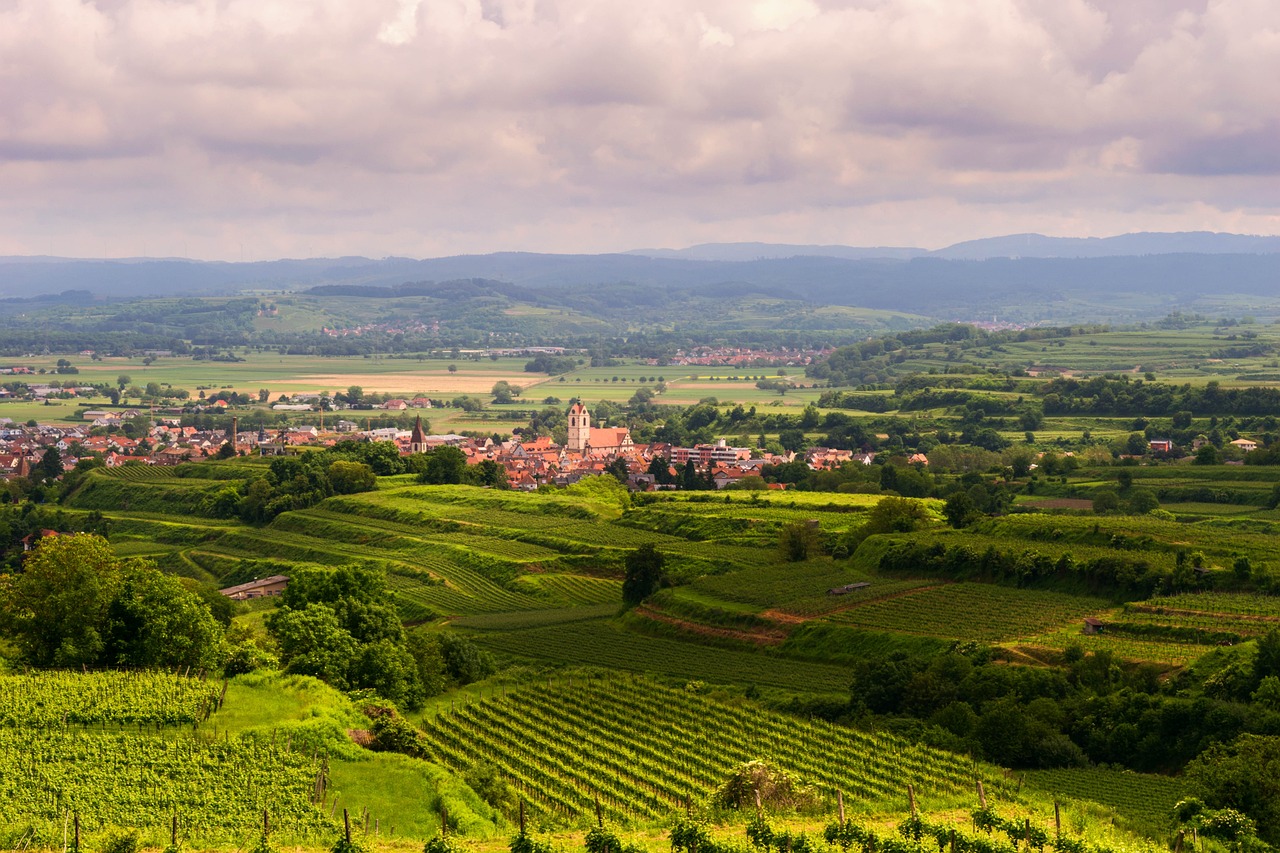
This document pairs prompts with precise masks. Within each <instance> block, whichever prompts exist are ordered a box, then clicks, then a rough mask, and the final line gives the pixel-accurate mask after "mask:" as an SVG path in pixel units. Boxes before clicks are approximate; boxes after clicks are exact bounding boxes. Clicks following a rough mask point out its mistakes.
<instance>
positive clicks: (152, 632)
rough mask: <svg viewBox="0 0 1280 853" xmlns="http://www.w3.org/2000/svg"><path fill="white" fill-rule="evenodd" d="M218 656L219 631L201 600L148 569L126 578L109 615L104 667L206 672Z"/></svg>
mask: <svg viewBox="0 0 1280 853" xmlns="http://www.w3.org/2000/svg"><path fill="white" fill-rule="evenodd" d="M222 653H223V630H222V628H221V627H220V626H219V624H218V622H217V620H216V619H214V617H213V613H212V612H211V611H210V609H209V605H207V604H206V603H205V602H204V600H203V599H201V597H200V596H198V595H196V594H195V593H193V592H190V591H189V590H187V589H186V588H185V587H183V585H182V582H181V581H179V580H178V579H177V578H175V577H172V576H170V575H165V574H162V573H161V572H159V571H157V570H156V569H154V568H151V567H149V566H135V567H133V568H132V569H131V570H128V571H126V572H125V573H124V576H123V582H122V584H121V587H120V591H119V593H118V594H117V596H116V598H115V600H114V601H112V602H111V606H110V608H109V609H108V611H107V623H106V654H105V656H104V660H103V662H104V663H107V664H109V665H111V664H114V665H117V666H130V667H159V668H173V667H179V666H184V667H187V666H189V667H191V668H193V669H209V668H212V667H214V666H217V665H218V664H219V663H220V662H221V659H222Z"/></svg>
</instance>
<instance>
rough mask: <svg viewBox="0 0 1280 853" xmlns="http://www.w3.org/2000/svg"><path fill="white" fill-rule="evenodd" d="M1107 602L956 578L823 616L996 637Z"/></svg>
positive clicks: (1030, 630)
mask: <svg viewBox="0 0 1280 853" xmlns="http://www.w3.org/2000/svg"><path fill="white" fill-rule="evenodd" d="M1110 606H1111V605H1110V603H1109V602H1108V601H1106V600H1105V599H1099V598H1088V597H1085V596H1075V595H1067V594H1065V593H1058V592H1045V591H1041V590H1025V589H1023V590H1019V589H1012V588H1010V587H1003V586H993V585H990V584H973V583H959V584H945V585H942V586H931V587H926V588H919V589H914V590H909V591H908V592H907V593H906V594H903V595H900V596H897V597H893V598H885V599H878V600H872V601H868V602H866V603H865V604H860V605H858V606H856V607H852V608H850V609H848V610H844V611H841V612H840V613H837V614H835V615H833V616H829V617H828V618H829V619H830V620H831V621H833V622H837V623H840V624H847V625H855V626H857V627H860V628H871V629H875V630H881V631H893V632H897V633H903V634H925V635H929V636H935V637H945V638H948V639H955V640H966V641H977V642H997V641H1000V640H1006V639H1012V638H1017V637H1026V636H1030V635H1033V634H1038V633H1040V632H1042V631H1045V630H1047V629H1049V628H1053V627H1056V626H1059V625H1062V624H1064V623H1067V622H1070V621H1072V620H1076V619H1080V618H1082V617H1084V616H1089V615H1092V614H1095V613H1098V612H1100V611H1103V610H1106V609H1107V608H1109V607H1110Z"/></svg>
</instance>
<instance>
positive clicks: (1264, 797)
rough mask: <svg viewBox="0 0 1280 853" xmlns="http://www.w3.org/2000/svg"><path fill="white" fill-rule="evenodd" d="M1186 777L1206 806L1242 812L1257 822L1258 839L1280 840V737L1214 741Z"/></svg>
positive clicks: (1246, 737)
mask: <svg viewBox="0 0 1280 853" xmlns="http://www.w3.org/2000/svg"><path fill="white" fill-rule="evenodd" d="M1186 778H1187V780H1188V781H1190V782H1191V783H1192V785H1194V786H1195V787H1196V788H1197V789H1198V790H1199V792H1200V793H1201V794H1202V796H1203V798H1204V801H1205V803H1206V804H1207V805H1209V806H1210V807H1212V808H1230V809H1237V810H1239V811H1241V812H1243V813H1244V814H1245V815H1247V816H1248V817H1250V818H1252V819H1253V820H1254V821H1256V822H1257V826H1258V837H1259V838H1261V839H1262V840H1263V841H1266V842H1267V843H1269V844H1277V843H1280V737H1275V736H1270V737H1268V736H1263V735H1253V734H1243V735H1240V736H1239V737H1237V738H1236V739H1235V740H1233V741H1231V742H1230V743H1215V744H1213V745H1212V746H1210V747H1209V748H1208V749H1206V750H1205V751H1204V752H1202V753H1201V754H1200V755H1199V756H1197V757H1196V758H1195V759H1194V760H1192V761H1191V763H1190V764H1188V765H1187V769H1186Z"/></svg>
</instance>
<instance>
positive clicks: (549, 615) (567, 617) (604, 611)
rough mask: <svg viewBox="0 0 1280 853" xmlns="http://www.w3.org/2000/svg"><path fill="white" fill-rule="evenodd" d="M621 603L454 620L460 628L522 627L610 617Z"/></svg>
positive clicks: (521, 628) (490, 614) (488, 614)
mask: <svg viewBox="0 0 1280 853" xmlns="http://www.w3.org/2000/svg"><path fill="white" fill-rule="evenodd" d="M618 608H619V604H618V603H617V601H612V602H608V603H604V604H588V605H583V606H581V607H559V608H549V609H546V610H520V611H515V612H511V613H484V614H481V615H479V616H463V617H462V618H460V619H455V620H453V622H452V624H453V625H455V626H457V627H459V628H470V629H473V630H476V631H520V630H524V629H526V628H542V627H545V626H547V625H563V624H565V623H568V622H584V621H588V620H592V619H607V618H609V617H610V616H614V615H616V614H617V612H618Z"/></svg>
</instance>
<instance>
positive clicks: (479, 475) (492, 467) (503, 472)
mask: <svg viewBox="0 0 1280 853" xmlns="http://www.w3.org/2000/svg"><path fill="white" fill-rule="evenodd" d="M467 473H468V474H469V475H470V476H471V479H472V480H473V481H474V483H475V484H476V485H477V486H487V487H488V488H491V489H509V488H511V484H510V483H508V482H507V469H506V468H503V467H502V466H501V465H499V464H498V463H497V462H495V461H493V460H492V459H483V460H481V462H480V464H479V465H476V466H474V467H472V468H468V469H467Z"/></svg>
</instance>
